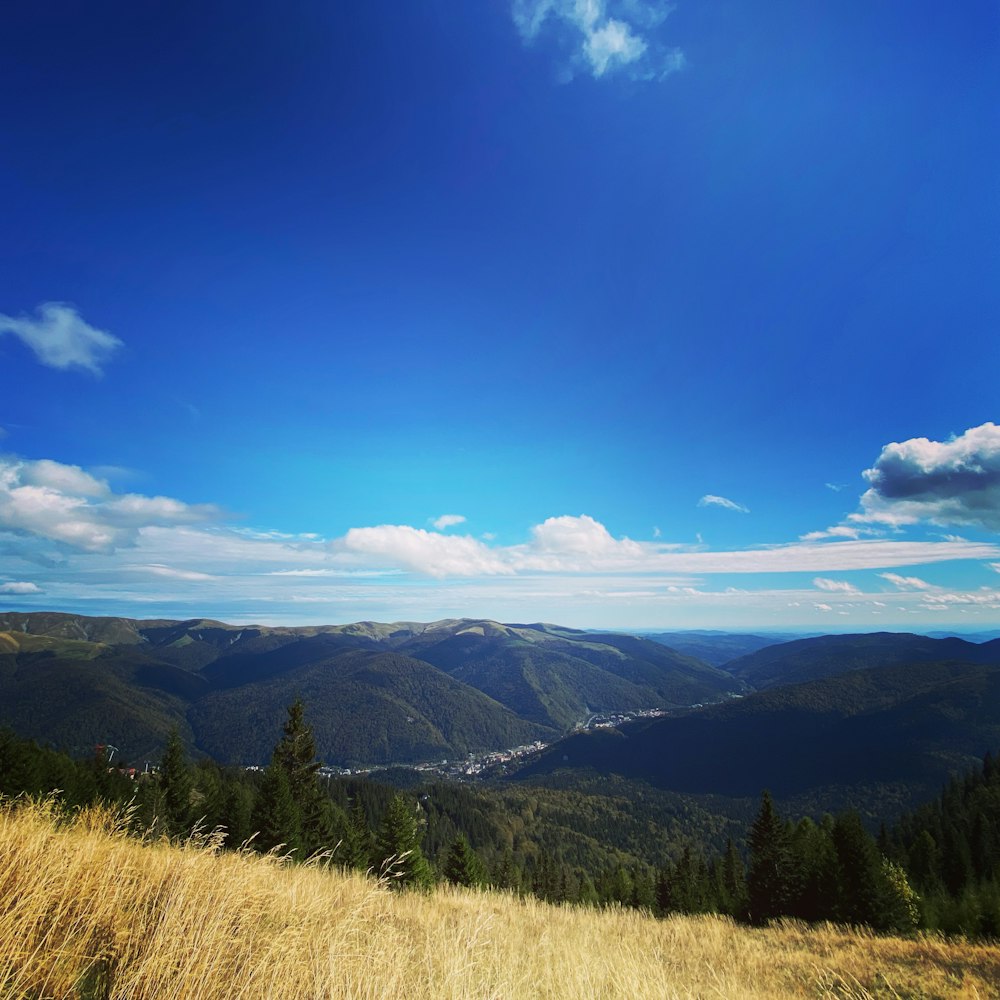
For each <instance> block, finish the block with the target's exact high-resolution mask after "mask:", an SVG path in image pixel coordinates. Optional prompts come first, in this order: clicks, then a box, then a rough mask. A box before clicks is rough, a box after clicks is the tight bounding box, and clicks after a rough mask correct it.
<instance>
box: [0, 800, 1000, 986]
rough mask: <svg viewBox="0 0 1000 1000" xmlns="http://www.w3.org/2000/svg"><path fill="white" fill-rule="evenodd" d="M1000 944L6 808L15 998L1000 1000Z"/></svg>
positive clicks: (5, 972)
mask: <svg viewBox="0 0 1000 1000" xmlns="http://www.w3.org/2000/svg"><path fill="white" fill-rule="evenodd" d="M998 984H1000V948H996V947H992V946H985V945H974V944H969V943H967V942H963V941H944V940H939V939H936V938H925V937H921V938H916V939H913V940H903V939H894V938H878V937H873V936H871V935H868V934H865V933H860V932H855V931H852V930H847V929H843V928H839V927H832V926H827V927H822V928H817V929H809V928H805V927H802V926H798V925H783V926H780V927H773V928H768V929H763V930H752V929H746V928H742V927H737V926H735V925H733V924H732V923H731V922H729V921H726V920H723V919H718V918H714V917H703V918H680V917H678V918H675V919H669V920H661V921H657V920H654V919H652V918H649V917H646V916H644V915H642V914H638V913H633V912H623V911H618V910H614V911H595V910H588V909H575V908H568V907H553V906H549V905H546V904H543V903H540V902H536V901H534V900H524V899H518V898H513V897H511V896H508V895H503V894H498V893H476V892H468V891H459V890H449V889H439V890H437V891H436V892H433V893H431V894H427V895H421V894H407V893H394V892H391V891H389V890H388V889H387V888H386V887H385V886H384V885H380V884H379V883H377V882H375V881H372V880H370V879H366V878H364V877H361V876H353V875H343V874H340V873H339V872H336V871H328V870H323V869H320V868H313V867H308V866H290V865H283V864H281V863H280V862H279V861H277V860H275V859H273V858H262V857H259V856H256V855H241V854H236V853H220V852H218V851H216V850H213V848H212V845H211V844H204V843H203V844H195V843H190V844H187V845H185V846H183V847H177V846H171V845H169V844H166V843H155V844H143V843H141V842H139V841H137V840H135V839H133V838H130V837H128V836H126V835H125V834H124V833H123V832H122V830H121V823H120V821H119V820H118V819H116V817H115V816H113V815H111V814H108V813H107V812H103V811H101V810H94V809H92V810H87V811H84V812H82V813H80V814H79V815H78V816H77V817H76V818H75V819H73V820H71V821H67V820H60V819H59V818H58V816H57V814H56V813H55V812H54V811H53V810H52V809H51V808H49V807H48V806H47V805H44V804H42V805H23V806H21V807H20V808H17V809H16V810H13V809H10V808H6V809H0V998H3V1000H12V998H15V997H16V998H32V1000H36V998H46V997H55V998H62V997H81V998H88V1000H97V998H115V1000H168V998H177V1000H200V998H206V1000H207V998H218V1000H235V998H276V1000H277V998H288V1000H306V998H320V997H323V998H326V997H330V998H351V1000H362V998H371V1000H374V998H381V997H390V998H392V997H400V998H407V1000H411V998H412V1000H417V998H428V1000H465V998H469V1000H472V998H477V1000H478V998H498V1000H499V998H511V1000H519V998H534V997H544V998H557V997H558V998H562V997H565V998H573V1000H585V998H595V1000H596V998H615V997H620V998H628V1000H638V998H646V997H648V998H656V1000H664V998H671V997H725V998H734V1000H743V998H746V1000H749V998H781V997H838V998H841V997H842V998H847V997H853V998H859V1000H860V998H875V997H877V998H904V997H905V998H931V997H964V998H973V997H1000V985H998Z"/></svg>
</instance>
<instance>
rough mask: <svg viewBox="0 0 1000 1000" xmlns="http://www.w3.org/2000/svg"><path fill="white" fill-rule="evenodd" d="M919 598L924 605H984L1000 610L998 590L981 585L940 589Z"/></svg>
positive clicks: (999, 593) (932, 606)
mask: <svg viewBox="0 0 1000 1000" xmlns="http://www.w3.org/2000/svg"><path fill="white" fill-rule="evenodd" d="M921 600H922V601H923V602H924V606H925V607H930V608H937V607H956V606H961V605H967V606H972V607H986V608H989V609H990V610H991V611H997V610H1000V590H996V589H995V588H992V587H981V588H980V589H979V590H970V591H941V592H939V593H933V594H922V595H921Z"/></svg>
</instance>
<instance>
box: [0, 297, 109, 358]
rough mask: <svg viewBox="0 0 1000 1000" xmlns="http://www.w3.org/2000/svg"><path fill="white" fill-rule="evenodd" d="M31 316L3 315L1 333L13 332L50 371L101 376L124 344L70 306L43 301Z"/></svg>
mask: <svg viewBox="0 0 1000 1000" xmlns="http://www.w3.org/2000/svg"><path fill="white" fill-rule="evenodd" d="M35 312H36V313H37V317H36V318H31V317H29V316H17V317H15V316H5V315H4V314H2V313H0V334H4V333H12V334H13V335H14V336H15V337H17V338H18V339H19V340H21V341H23V343H25V344H26V345H27V346H28V347H30V348H31V350H32V351H34V352H35V357H37V358H38V360H39V361H40V362H41V363H42V364H43V365H47V366H48V367H49V368H60V369H67V368H82V369H83V370H85V371H89V372H90V373H91V374H93V375H100V374H101V373H102V371H103V367H104V365H105V364H106V363H107V361H108V360H109V359H110V358H111V355H113V354H114V353H115V351H117V350H118V349H119V348H120V347H121V346H122V342H121V341H120V340H119V339H118V338H117V337H115V336H113V335H112V334H110V333H108V332H107V331H106V330H99V329H97V327H94V326H91V325H90V324H89V323H87V322H86V321H85V320H84V319H83V317H82V316H81V315H80V314H79V313H78V312H77V311H76V309H74V308H73V307H72V306H70V305H66V304H65V303H62V302H44V303H42V305H40V306H39V307H38V308H37V309H36V310H35Z"/></svg>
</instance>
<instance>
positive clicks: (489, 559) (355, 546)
mask: <svg viewBox="0 0 1000 1000" xmlns="http://www.w3.org/2000/svg"><path fill="white" fill-rule="evenodd" d="M332 547H333V550H334V551H335V552H344V553H348V554H350V555H354V556H362V557H366V558H368V559H371V560H374V561H375V562H376V564H378V565H384V564H388V565H393V566H399V567H401V568H403V569H408V570H413V571H415V572H417V573H424V574H426V575H427V576H432V577H444V576H479V575H484V576H493V575H495V574H498V573H499V574H509V573H513V572H514V569H513V567H512V566H510V565H509V564H508V563H507V562H505V561H504V560H503V558H502V557H501V556H500V555H499V554H498V553H496V552H495V551H493V550H492V549H490V548H489V547H488V546H487V545H484V544H483V543H482V542H480V541H478V540H477V539H475V538H472V537H470V536H469V535H439V534H438V533H437V532H433V531H425V530H424V529H423V528H411V527H410V526H409V525H405V524H382V525H379V526H377V527H374V528H351V529H350V530H349V531H348V532H347V534H346V535H344V537H343V538H341V539H338V540H337V541H336V542H334V543H333V546H332Z"/></svg>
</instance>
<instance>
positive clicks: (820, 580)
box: [813, 576, 861, 594]
mask: <svg viewBox="0 0 1000 1000" xmlns="http://www.w3.org/2000/svg"><path fill="white" fill-rule="evenodd" d="M813 586H814V587H818V588H819V589H820V590H826V591H829V592H830V593H841V594H860V593H861V591H860V590H859V589H858V588H857V587H855V586H854V584H853V583H848V582H847V581H846V580H830V579H828V578H826V577H822V576H817V577H816V579H815V580H813Z"/></svg>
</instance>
